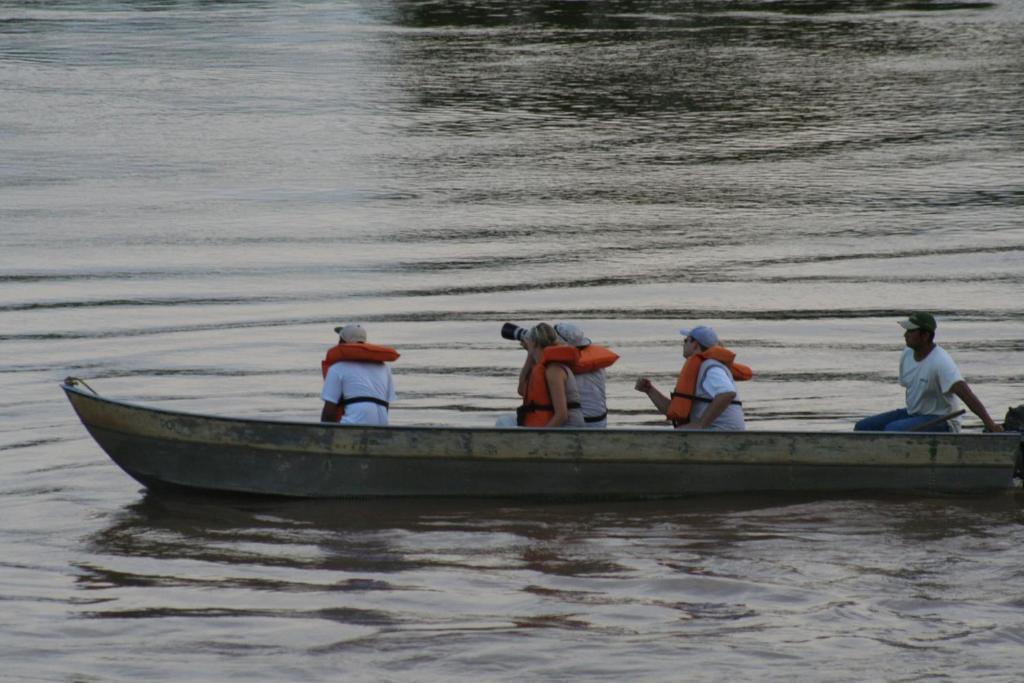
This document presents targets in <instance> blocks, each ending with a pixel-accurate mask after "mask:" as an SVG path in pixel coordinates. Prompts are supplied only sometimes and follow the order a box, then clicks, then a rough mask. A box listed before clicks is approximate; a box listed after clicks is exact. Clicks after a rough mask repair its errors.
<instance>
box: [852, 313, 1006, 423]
mask: <svg viewBox="0 0 1024 683" xmlns="http://www.w3.org/2000/svg"><path fill="white" fill-rule="evenodd" d="M900 326H902V327H903V329H904V330H905V332H904V333H903V340H904V341H905V342H906V343H907V348H905V349H903V355H902V356H900V385H901V386H903V387H904V388H905V389H906V390H907V407H906V408H900V409H899V410H891V411H889V412H887V413H881V414H880V415H872V416H871V417H866V418H864V419H863V420H860V421H859V422H857V424H856V425H854V429H855V430H856V431H878V432H881V431H886V432H910V431H915V428H917V427H921V426H923V425H926V424H929V423H933V424H930V426H929V427H928V428H927V429H925V430H924V431H929V432H958V431H960V423H959V422H958V421H957V419H956V418H955V417H954V418H950V419H947V420H942V419H941V418H943V417H945V416H948V415H950V414H952V413H955V412H957V411H958V410H959V409H960V402H959V401H958V400H957V397H959V398H960V399H961V400H962V401H963V402H964V403H965V404H966V405H967V407H968V408H970V409H971V412H972V413H974V414H975V415H977V416H978V417H980V418H981V421H982V422H984V423H985V430H986V431H989V432H1001V431H1003V428H1002V427H1000V426H999V425H997V424H996V423H995V422H993V421H992V418H991V417H990V416H989V414H988V411H987V410H985V406H983V405H982V404H981V401H979V400H978V397H977V396H975V395H974V392H973V391H971V387H969V386H968V385H967V382H965V381H964V378H963V376H962V375H961V374H960V370H959V368H957V367H956V363H954V362H953V359H952V358H951V357H950V356H949V354H948V353H947V352H946V350H945V349H944V348H942V347H941V346H938V345H937V344H936V343H935V328H936V326H937V325H936V323H935V318H934V317H932V315H931V314H930V313H922V312H917V313H911V314H910V315H909V316H908V317H907V319H906V320H901V321H900Z"/></svg>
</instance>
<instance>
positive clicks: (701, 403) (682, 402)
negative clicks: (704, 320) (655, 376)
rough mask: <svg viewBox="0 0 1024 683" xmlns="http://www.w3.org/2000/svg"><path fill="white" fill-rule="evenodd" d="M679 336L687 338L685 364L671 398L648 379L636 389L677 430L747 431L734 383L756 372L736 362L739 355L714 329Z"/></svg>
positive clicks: (688, 331)
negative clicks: (728, 346) (722, 341)
mask: <svg viewBox="0 0 1024 683" xmlns="http://www.w3.org/2000/svg"><path fill="white" fill-rule="evenodd" d="M679 333H680V334H681V335H683V337H684V339H683V357H684V358H685V359H686V362H685V363H684V364H683V369H682V370H681V371H680V372H679V379H678V380H677V381H676V388H675V391H673V392H672V395H671V397H669V396H665V394H663V393H661V392H660V391H659V390H658V389H657V388H656V387H655V386H654V385H653V384H652V383H651V380H650V379H648V378H647V377H641V378H640V379H638V380H637V381H636V390H637V391H640V392H642V393H644V394H647V397H648V398H650V399H651V402H652V403H653V404H654V407H655V408H657V409H658V412H660V413H662V414H663V415H665V416H666V417H667V418H668V419H670V420H672V424H673V426H674V427H675V428H676V429H710V430H714V431H743V430H745V429H746V428H747V427H746V423H745V421H744V417H743V404H742V403H741V402H740V401H739V400H738V398H737V396H738V392H737V389H736V383H735V381H736V380H739V381H745V380H748V379H750V378H751V377H753V376H754V372H753V370H751V369H750V368H749V367H747V366H746V365H743V364H741V363H736V362H735V359H736V354H735V353H733V352H732V351H730V350H729V349H727V348H725V347H723V346H722V345H721V344H720V343H719V341H718V334H716V333H715V331H714V330H713V329H712V328H710V327H707V326H706V325H699V326H697V327H694V328H691V329H682V330H679Z"/></svg>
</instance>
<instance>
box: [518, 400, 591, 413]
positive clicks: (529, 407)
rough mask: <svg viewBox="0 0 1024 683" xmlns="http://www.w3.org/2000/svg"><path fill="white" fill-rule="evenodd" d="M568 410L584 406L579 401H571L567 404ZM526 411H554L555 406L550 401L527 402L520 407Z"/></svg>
mask: <svg viewBox="0 0 1024 683" xmlns="http://www.w3.org/2000/svg"><path fill="white" fill-rule="evenodd" d="M565 408H566V410H576V409H577V408H581V409H582V408H583V406H581V405H580V404H579V403H578V402H577V401H569V402H568V403H566V404H565ZM519 409H520V410H522V411H523V412H524V413H532V412H533V411H535V410H549V411H551V412H554V410H555V407H554V406H553V405H551V404H550V403H546V404H545V403H526V404H523V405H522V406H520V408H519Z"/></svg>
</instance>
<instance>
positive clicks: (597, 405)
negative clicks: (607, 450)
mask: <svg viewBox="0 0 1024 683" xmlns="http://www.w3.org/2000/svg"><path fill="white" fill-rule="evenodd" d="M555 333H556V334H557V335H558V338H559V339H560V340H561V341H562V342H563V343H565V344H566V345H568V346H575V347H576V349H577V350H578V351H579V352H580V359H579V360H578V361H577V362H576V363H575V364H573V366H572V374H573V375H575V377H576V385H577V386H578V387H579V389H580V404H581V405H582V407H583V421H584V423H586V426H587V427H590V428H592V429H603V428H605V427H607V426H608V403H607V400H606V398H605V396H606V392H605V385H606V382H607V378H606V376H605V371H604V369H605V368H607V367H609V366H610V365H612V364H613V363H614V362H615V361H617V360H618V359H619V356H618V354H616V353H615V352H613V351H610V350H608V349H606V348H604V347H603V346H598V345H597V344H594V343H592V342H591V341H590V339H588V338H587V337H586V335H584V334H583V329H582V328H580V326H579V325H574V324H572V323H555Z"/></svg>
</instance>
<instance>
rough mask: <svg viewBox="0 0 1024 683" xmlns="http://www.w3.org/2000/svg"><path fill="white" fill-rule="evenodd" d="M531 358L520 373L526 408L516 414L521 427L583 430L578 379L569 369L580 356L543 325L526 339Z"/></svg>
mask: <svg viewBox="0 0 1024 683" xmlns="http://www.w3.org/2000/svg"><path fill="white" fill-rule="evenodd" d="M522 343H523V346H524V347H525V348H526V352H527V357H526V362H525V363H524V364H523V368H522V370H520V372H519V395H520V396H522V397H523V405H522V406H520V407H519V409H518V410H516V415H517V418H518V419H517V423H518V425H519V426H520V427H583V426H584V425H585V424H586V423H585V422H584V421H583V410H582V408H581V407H580V391H579V388H578V387H577V386H576V378H575V377H574V376H573V374H572V370H570V369H569V368H570V367H571V366H572V365H573V364H574V363H576V362H577V361H578V360H579V355H580V352H579V351H577V350H576V349H575V348H574V347H572V346H565V345H564V344H560V343H559V341H558V335H557V334H556V333H555V330H554V328H552V327H551V325H548V324H547V323H540V324H538V325H536V326H534V327H533V328H532V329H531V330H530V331H529V332H527V333H526V334H525V335H524V336H523V339H522Z"/></svg>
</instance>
